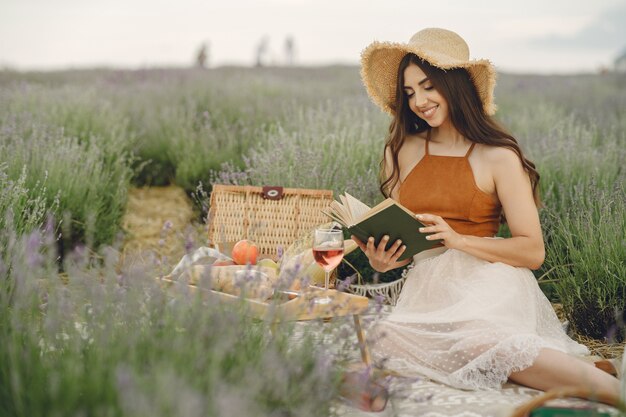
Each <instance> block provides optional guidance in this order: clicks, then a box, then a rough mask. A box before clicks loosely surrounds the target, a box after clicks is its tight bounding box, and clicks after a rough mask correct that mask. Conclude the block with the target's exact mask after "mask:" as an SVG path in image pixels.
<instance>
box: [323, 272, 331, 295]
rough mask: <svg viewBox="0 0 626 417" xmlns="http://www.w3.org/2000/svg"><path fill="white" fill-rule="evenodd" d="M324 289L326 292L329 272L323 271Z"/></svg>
mask: <svg viewBox="0 0 626 417" xmlns="http://www.w3.org/2000/svg"><path fill="white" fill-rule="evenodd" d="M324 274H325V276H324V289H325V290H328V284H329V283H330V271H324Z"/></svg>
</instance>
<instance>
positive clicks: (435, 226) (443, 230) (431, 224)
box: [415, 213, 465, 250]
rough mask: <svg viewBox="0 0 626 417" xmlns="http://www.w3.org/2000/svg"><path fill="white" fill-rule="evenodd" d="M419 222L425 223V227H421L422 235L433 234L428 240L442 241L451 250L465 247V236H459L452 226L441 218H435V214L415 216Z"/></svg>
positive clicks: (427, 237)
mask: <svg viewBox="0 0 626 417" xmlns="http://www.w3.org/2000/svg"><path fill="white" fill-rule="evenodd" d="M415 217H416V218H417V220H419V221H420V222H422V223H424V225H425V227H420V228H419V231H420V232H422V233H432V234H430V235H428V236H426V239H428V240H437V239H441V240H442V242H441V243H443V245H444V246H445V247H446V248H449V249H461V250H462V247H463V245H464V243H465V242H464V239H463V235H460V234H458V233H457V232H455V231H454V230H452V228H451V227H450V225H449V224H448V223H447V222H446V221H445V220H444V219H442V218H441V216H435V215H434V214H426V213H425V214H418V215H416V216H415Z"/></svg>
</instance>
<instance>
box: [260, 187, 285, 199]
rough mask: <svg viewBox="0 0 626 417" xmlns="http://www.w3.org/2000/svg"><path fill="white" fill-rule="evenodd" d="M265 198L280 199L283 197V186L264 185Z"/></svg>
mask: <svg viewBox="0 0 626 417" xmlns="http://www.w3.org/2000/svg"><path fill="white" fill-rule="evenodd" d="M263 198H264V199H266V200H280V199H281V198H283V187H270V186H264V187H263Z"/></svg>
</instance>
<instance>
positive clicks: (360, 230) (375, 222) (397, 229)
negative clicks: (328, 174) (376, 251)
mask: <svg viewBox="0 0 626 417" xmlns="http://www.w3.org/2000/svg"><path fill="white" fill-rule="evenodd" d="M339 199H340V200H341V202H339V201H333V202H332V203H330V206H329V208H328V210H326V211H324V214H326V215H327V216H329V217H330V218H332V219H333V220H335V221H337V222H339V223H341V224H342V225H343V226H344V227H346V228H347V229H348V231H349V232H350V233H351V234H353V235H354V236H356V237H358V238H359V239H360V240H361V241H362V242H367V239H368V238H369V237H370V236H373V237H374V239H375V241H374V243H375V245H376V246H378V243H379V242H380V240H381V239H382V237H383V236H384V235H389V242H388V243H387V245H386V249H389V247H391V245H393V244H394V243H395V242H396V240H398V239H400V240H402V244H403V245H406V249H405V251H404V253H403V254H402V255H401V256H400V258H398V261H403V260H405V259H408V258H410V257H412V256H413V255H415V254H416V253H419V252H421V251H423V250H426V249H432V248H434V247H437V246H439V242H440V241H438V240H427V239H426V236H427V234H424V233H420V232H419V230H418V229H419V228H420V227H423V226H424V225H423V224H422V223H421V222H420V221H419V220H417V219H416V218H415V214H413V213H412V212H411V211H410V210H409V209H407V208H406V207H404V206H402V205H401V204H400V203H398V202H397V201H395V200H393V199H391V198H387V199H386V200H384V201H382V202H381V203H379V204H377V205H376V206H374V207H372V208H370V207H368V206H367V205H366V204H365V203H363V202H361V201H359V200H358V199H356V198H355V197H353V196H351V195H350V194H348V193H345V195H340V196H339Z"/></svg>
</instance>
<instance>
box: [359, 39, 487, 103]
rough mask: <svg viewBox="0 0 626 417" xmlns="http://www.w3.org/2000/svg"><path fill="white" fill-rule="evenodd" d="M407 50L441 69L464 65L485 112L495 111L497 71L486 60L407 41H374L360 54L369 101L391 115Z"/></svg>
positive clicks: (362, 75) (362, 73)
mask: <svg viewBox="0 0 626 417" xmlns="http://www.w3.org/2000/svg"><path fill="white" fill-rule="evenodd" d="M408 53H414V54H415V55H417V56H419V57H420V58H422V59H424V60H426V61H428V62H429V63H430V64H431V65H433V66H435V67H438V68H441V69H444V70H446V69H452V68H465V69H466V70H467V72H468V73H469V74H470V77H471V79H472V81H473V82H474V85H475V86H476V90H477V91H478V95H479V97H480V100H481V102H482V103H483V110H484V112H485V113H486V114H487V115H493V114H495V112H496V105H495V103H494V89H495V86H496V70H495V68H494V66H493V65H492V64H491V62H490V61H489V60H487V59H478V60H468V61H460V60H458V59H455V58H453V57H450V56H449V55H445V54H441V53H433V52H429V51H424V50H421V49H419V48H416V47H414V46H411V45H409V44H403V43H393V42H378V41H376V42H373V43H372V44H370V45H369V46H368V47H367V48H365V49H364V50H363V52H362V53H361V78H362V79H363V83H364V84H365V88H366V89H367V93H368V94H369V96H370V97H371V99H372V101H373V102H374V103H376V104H377V105H378V106H379V107H380V108H381V109H382V110H383V111H385V112H387V113H390V114H393V113H394V110H393V106H394V103H395V100H396V83H397V77H398V66H399V65H400V61H402V58H404V56H405V55H406V54H408Z"/></svg>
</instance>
